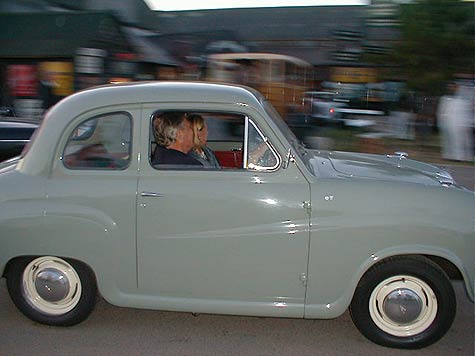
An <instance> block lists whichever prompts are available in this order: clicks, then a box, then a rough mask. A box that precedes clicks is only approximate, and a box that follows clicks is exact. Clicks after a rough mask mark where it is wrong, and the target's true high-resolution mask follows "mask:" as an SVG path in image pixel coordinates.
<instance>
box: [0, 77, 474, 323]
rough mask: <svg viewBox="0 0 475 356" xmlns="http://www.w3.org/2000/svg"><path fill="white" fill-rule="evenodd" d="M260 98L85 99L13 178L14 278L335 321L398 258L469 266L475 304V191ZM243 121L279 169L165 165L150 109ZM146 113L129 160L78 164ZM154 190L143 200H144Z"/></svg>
mask: <svg viewBox="0 0 475 356" xmlns="http://www.w3.org/2000/svg"><path fill="white" fill-rule="evenodd" d="M263 102H264V101H263V99H262V97H261V96H260V95H259V94H257V93H255V92H252V91H249V90H247V89H244V88H241V87H237V86H226V85H217V84H203V83H141V84H131V85H118V86H109V87H99V88H96V89H92V90H88V91H84V92H80V93H77V94H74V95H72V96H70V97H68V98H66V99H65V100H63V101H62V102H60V103H59V104H58V105H56V106H55V107H54V108H53V109H51V110H50V111H49V112H48V114H47V116H46V118H45V120H44V122H43V124H42V125H41V127H40V129H39V130H38V131H37V133H36V137H35V139H34V141H33V142H32V145H31V147H30V149H29V151H28V153H27V154H26V155H25V157H23V158H21V159H20V160H19V161H17V162H15V163H14V164H10V165H7V166H4V167H2V168H1V169H0V190H1V194H0V275H2V274H3V272H4V270H5V268H6V266H7V264H8V262H9V261H11V260H12V259H14V258H16V257H18V256H44V255H46V256H61V257H63V258H70V259H74V260H78V261H81V262H83V263H85V264H86V265H88V266H89V267H90V268H91V269H92V271H94V274H95V276H96V279H97V284H98V289H99V291H100V294H101V295H102V296H103V297H104V298H105V299H106V300H107V301H109V302H110V303H112V304H115V305H119V306H127V307H138V308H151V309H161V310H177V311H190V312H207V313H226V314H236V315H260V316H284V317H305V318H333V317H337V316H339V315H341V314H342V313H343V312H344V311H345V310H346V309H347V308H348V306H349V304H350V302H351V300H352V297H353V294H354V291H355V288H356V286H357V285H358V282H359V280H360V279H361V277H362V276H363V275H364V273H365V272H366V271H367V270H368V269H369V268H370V267H371V266H373V265H374V264H376V263H377V262H379V261H381V260H384V259H386V258H388V257H391V256H405V255H424V256H428V257H430V258H431V259H433V260H434V261H436V262H437V263H439V264H441V266H444V267H445V266H446V265H450V266H451V267H455V268H456V269H457V270H458V272H459V273H460V275H461V276H462V277H463V279H464V281H465V286H466V290H467V293H468V295H469V296H470V298H471V299H472V300H473V297H474V273H475V272H474V268H473V266H474V254H475V253H474V252H475V237H474V217H475V213H474V209H475V199H474V195H473V192H470V191H468V190H465V189H462V188H460V187H458V186H457V185H456V184H454V182H453V181H451V177H450V176H448V175H446V174H445V172H441V171H440V170H439V169H437V168H436V167H434V166H430V165H426V164H423V163H420V162H415V161H412V160H409V159H407V158H405V157H402V156H388V157H386V156H376V155H364V154H350V153H342V152H318V151H306V150H304V149H303V148H301V147H299V146H298V144H297V143H296V142H295V141H293V138H292V135H291V134H290V133H289V132H287V131H286V130H287V129H286V128H285V125H284V123H283V122H279V118H277V117H275V116H272V115H275V113H274V112H272V110H270V109H268V108H267V109H265V106H264V105H265V104H263ZM157 108H159V109H161V110H172V109H173V110H183V111H199V110H202V111H219V112H221V111H222V112H234V113H238V114H242V115H245V116H246V117H250V118H252V120H253V122H254V123H255V125H256V126H257V127H258V128H259V130H260V131H261V132H262V133H263V135H265V137H266V140H267V141H268V142H270V143H271V144H272V147H273V149H274V150H275V153H276V155H277V157H278V167H277V168H275V169H272V170H265V171H258V170H252V169H240V170H218V171H216V170H186V171H183V170H157V169H154V168H153V167H152V166H151V165H150V161H149V159H147V156H148V155H149V152H150V147H149V146H150V141H149V135H150V115H151V114H152V113H153V112H154V111H155V110H157ZM119 111H120V112H126V113H127V114H128V115H130V117H131V120H132V136H131V137H130V140H131V155H130V162H129V164H128V166H127V167H125V168H124V169H120V170H110V171H109V170H87V169H86V170H72V169H68V168H67V167H66V166H65V164H64V147H65V144H66V142H67V140H68V137H70V135H71V133H72V131H73V130H74V129H75V128H76V127H77V125H78V124H80V123H81V122H83V121H84V120H86V119H88V118H91V117H95V116H98V115H102V114H104V113H107V112H119ZM144 193H145V194H144Z"/></svg>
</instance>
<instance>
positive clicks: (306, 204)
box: [302, 201, 312, 215]
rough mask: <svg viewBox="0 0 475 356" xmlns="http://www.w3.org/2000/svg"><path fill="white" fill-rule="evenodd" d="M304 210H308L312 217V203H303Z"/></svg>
mask: <svg viewBox="0 0 475 356" xmlns="http://www.w3.org/2000/svg"><path fill="white" fill-rule="evenodd" d="M302 208H304V209H307V213H308V214H309V215H310V213H311V212H312V203H310V202H309V201H304V202H303V203H302Z"/></svg>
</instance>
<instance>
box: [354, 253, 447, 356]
mask: <svg viewBox="0 0 475 356" xmlns="http://www.w3.org/2000/svg"><path fill="white" fill-rule="evenodd" d="M455 310H456V300H455V293H454V290H453V288H452V285H451V283H450V280H449V278H448V277H447V275H446V274H445V273H444V271H443V270H442V269H441V268H440V267H439V266H438V265H436V264H435V263H433V262H432V261H430V260H429V259H426V258H424V257H418V256H405V257H393V258H389V259H387V260H385V261H382V262H381V263H379V264H377V265H375V266H374V267H372V268H371V269H370V270H369V271H368V272H367V273H366V274H365V275H364V276H363V278H362V279H361V281H360V283H359V284H358V287H357V289H356V291H355V295H354V297H353V301H352V302H351V306H350V313H351V317H352V319H353V322H354V323H355V325H356V327H357V328H358V329H359V330H360V331H361V333H362V334H363V335H365V336H366V337H367V338H368V339H370V340H372V341H373V342H375V343H377V344H380V345H383V346H388V347H396V348H407V349H415V348H421V347H425V346H428V345H430V344H432V343H434V342H436V341H437V340H439V339H440V338H441V337H442V336H443V335H444V334H445V333H446V332H447V331H448V329H449V328H450V326H451V325H452V322H453V319H454V317H455Z"/></svg>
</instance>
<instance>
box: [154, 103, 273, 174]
mask: <svg viewBox="0 0 475 356" xmlns="http://www.w3.org/2000/svg"><path fill="white" fill-rule="evenodd" d="M177 113H178V112H173V111H167V112H155V113H153V114H152V115H151V124H150V137H151V138H150V141H151V142H150V163H151V164H152V166H153V167H154V168H156V169H167V170H170V169H171V170H203V169H208V170H254V171H266V170H274V169H276V168H277V167H278V166H279V163H280V161H279V156H278V154H277V153H276V151H275V149H274V148H273V146H272V145H271V143H270V142H269V140H268V138H266V137H265V135H264V134H263V132H262V131H261V130H259V128H258V126H257V125H256V124H255V123H254V121H253V120H252V119H251V118H249V117H247V116H246V115H240V114H234V113H222V112H186V113H183V112H180V113H178V115H176V114H177ZM183 115H185V116H186V117H187V118H188V120H189V121H190V122H191V129H192V131H193V133H192V135H193V136H192V137H193V140H194V144H193V146H192V148H191V149H190V150H189V151H188V153H186V150H183V149H182V148H181V147H177V145H176V144H174V143H173V142H170V141H168V142H165V141H167V140H166V139H165V140H164V139H163V137H166V136H167V134H166V133H164V132H163V128H161V127H160V128H159V129H157V127H158V126H160V124H158V126H157V125H156V123H155V124H154V120H157V121H160V120H166V118H167V117H175V118H176V117H177V116H178V117H183ZM197 115H198V116H200V117H201V118H202V122H204V124H205V126H206V131H207V132H206V138H205V139H204V140H205V142H204V143H203V142H202V141H200V140H198V142H196V141H195V138H196V136H197V135H198V131H196V129H194V125H196V124H194V123H193V122H194V121H193V120H192V118H194V117H196V116H197ZM178 120H179V121H181V122H183V119H180V118H178ZM198 126H200V125H198ZM177 130H178V128H177ZM171 132H172V135H176V131H173V130H171ZM201 139H203V138H202V137H201ZM178 141H180V139H178ZM178 143H179V142H178ZM178 146H180V145H178ZM177 150H178V151H180V152H176V151H177ZM210 156H212V157H211V159H210ZM170 157H172V158H170ZM188 157H192V158H194V159H196V160H198V161H199V163H200V164H195V163H194V162H190V161H189V158H188ZM213 162H214V163H213Z"/></svg>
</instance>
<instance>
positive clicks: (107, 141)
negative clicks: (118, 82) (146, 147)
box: [63, 112, 132, 170]
mask: <svg viewBox="0 0 475 356" xmlns="http://www.w3.org/2000/svg"><path fill="white" fill-rule="evenodd" d="M131 137H132V120H131V117H130V115H129V114H128V113H123V112H118V113H109V114H105V115H101V116H96V117H94V118H91V119H88V120H85V121H83V122H82V123H80V124H79V125H78V126H77V127H76V128H75V129H74V130H73V132H72V133H71V135H70V136H69V139H68V142H67V143H66V146H65V148H64V154H63V157H64V159H63V161H64V165H65V166H66V167H67V168H70V169H93V170H96V169H100V170H121V169H125V168H127V167H128V165H129V163H130V156H131Z"/></svg>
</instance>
